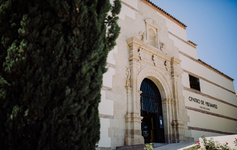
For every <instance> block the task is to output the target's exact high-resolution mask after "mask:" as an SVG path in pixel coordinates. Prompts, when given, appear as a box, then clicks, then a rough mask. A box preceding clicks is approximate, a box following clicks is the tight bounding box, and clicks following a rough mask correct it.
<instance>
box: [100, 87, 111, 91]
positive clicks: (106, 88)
mask: <svg viewBox="0 0 237 150" xmlns="http://www.w3.org/2000/svg"><path fill="white" fill-rule="evenodd" d="M101 90H104V91H112V88H110V87H107V86H102V88H101Z"/></svg>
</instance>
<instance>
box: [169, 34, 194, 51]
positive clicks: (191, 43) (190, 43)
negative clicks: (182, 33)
mask: <svg viewBox="0 0 237 150" xmlns="http://www.w3.org/2000/svg"><path fill="white" fill-rule="evenodd" d="M168 33H169V34H171V35H173V36H174V37H176V38H177V39H179V40H180V41H182V42H184V43H186V44H188V45H189V46H192V47H193V48H195V49H196V46H197V45H196V44H194V43H193V42H191V41H185V40H184V39H182V38H181V37H179V36H177V35H175V34H174V33H172V32H170V31H168Z"/></svg>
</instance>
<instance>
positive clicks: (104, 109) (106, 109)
mask: <svg viewBox="0 0 237 150" xmlns="http://www.w3.org/2000/svg"><path fill="white" fill-rule="evenodd" d="M113 106H114V104H113V101H112V100H108V99H106V93H105V91H103V90H102V91H101V102H100V104H99V113H100V114H103V115H111V116H112V115H114V109H113V108H114V107H113Z"/></svg>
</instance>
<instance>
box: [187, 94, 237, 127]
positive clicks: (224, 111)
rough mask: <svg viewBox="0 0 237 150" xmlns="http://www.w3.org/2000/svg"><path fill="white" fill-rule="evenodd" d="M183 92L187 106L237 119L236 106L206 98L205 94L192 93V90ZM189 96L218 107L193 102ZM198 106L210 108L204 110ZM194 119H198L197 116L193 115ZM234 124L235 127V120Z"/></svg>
mask: <svg viewBox="0 0 237 150" xmlns="http://www.w3.org/2000/svg"><path fill="white" fill-rule="evenodd" d="M183 94H184V100H185V106H189V107H192V108H197V109H200V110H204V111H208V112H212V113H216V114H220V115H223V116H229V117H231V118H235V119H237V115H236V114H237V108H236V107H233V106H230V105H227V104H224V103H222V102H219V101H216V100H213V99H211V98H208V97H205V96H202V95H199V94H196V93H193V92H189V91H186V90H184V91H183ZM189 96H191V97H193V98H197V99H200V100H203V101H205V102H209V103H212V104H216V105H217V106H218V108H217V109H215V108H212V107H208V106H206V105H202V104H198V103H195V102H193V101H190V100H189ZM200 106H201V107H205V108H209V109H210V110H205V109H203V108H200ZM205 118H209V115H207V116H206V117H205ZM195 119H198V118H196V117H195ZM201 119H202V118H201ZM235 125H236V128H237V122H236V123H235ZM197 127H198V126H197Z"/></svg>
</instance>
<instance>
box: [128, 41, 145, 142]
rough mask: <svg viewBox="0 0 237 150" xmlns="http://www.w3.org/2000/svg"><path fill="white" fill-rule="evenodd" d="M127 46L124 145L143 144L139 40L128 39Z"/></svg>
mask: <svg viewBox="0 0 237 150" xmlns="http://www.w3.org/2000/svg"><path fill="white" fill-rule="evenodd" d="M127 43H128V46H129V48H130V49H129V68H130V71H131V78H130V85H131V87H126V89H127V103H128V108H127V114H126V115H125V122H126V127H127V129H126V135H125V145H136V144H144V138H143V136H142V133H141V120H142V117H141V116H140V107H139V104H140V95H139V92H138V91H139V89H140V87H139V89H138V86H139V85H137V66H138V61H139V53H138V49H139V48H140V45H141V44H139V40H138V39H136V38H130V39H128V40H127Z"/></svg>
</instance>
